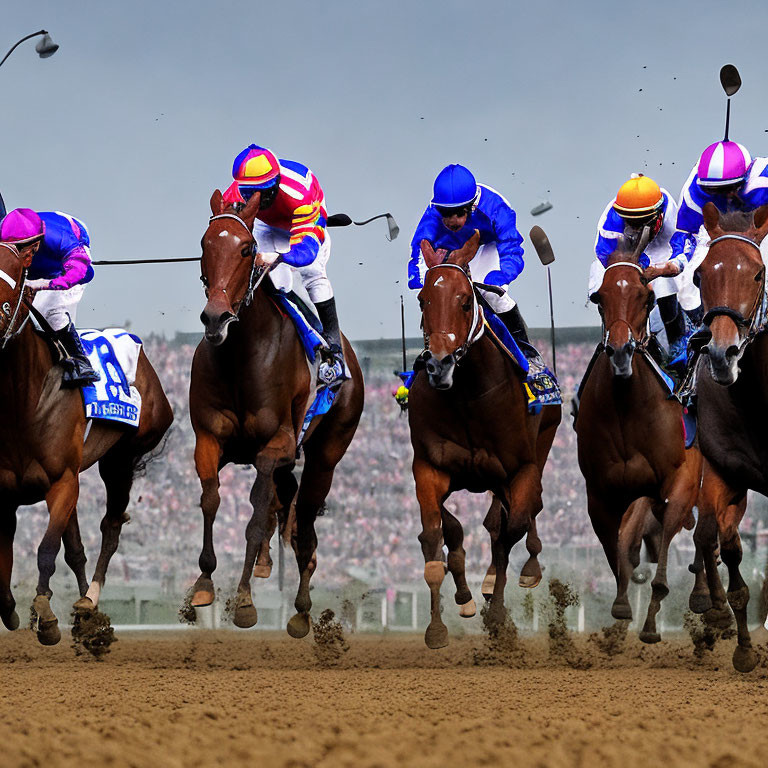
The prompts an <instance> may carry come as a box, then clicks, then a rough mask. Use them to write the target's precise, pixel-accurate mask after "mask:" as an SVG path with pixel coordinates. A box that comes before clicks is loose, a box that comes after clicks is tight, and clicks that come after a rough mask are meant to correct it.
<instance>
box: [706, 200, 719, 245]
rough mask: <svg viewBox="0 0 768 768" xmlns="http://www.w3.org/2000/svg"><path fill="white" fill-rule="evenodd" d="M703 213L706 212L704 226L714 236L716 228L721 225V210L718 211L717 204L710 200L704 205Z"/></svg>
mask: <svg viewBox="0 0 768 768" xmlns="http://www.w3.org/2000/svg"><path fill="white" fill-rule="evenodd" d="M702 213H703V214H704V226H705V227H706V229H707V232H708V233H709V235H710V237H712V236H713V234H714V232H715V230H717V229H718V228H719V226H720V211H718V210H717V206H716V205H715V204H714V203H713V202H711V201H710V202H708V203H707V204H706V205H705V206H704V210H703V211H702Z"/></svg>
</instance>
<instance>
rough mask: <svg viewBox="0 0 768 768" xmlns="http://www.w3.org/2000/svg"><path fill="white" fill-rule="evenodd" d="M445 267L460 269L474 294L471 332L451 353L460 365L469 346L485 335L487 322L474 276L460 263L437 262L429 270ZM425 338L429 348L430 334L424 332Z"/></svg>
mask: <svg viewBox="0 0 768 768" xmlns="http://www.w3.org/2000/svg"><path fill="white" fill-rule="evenodd" d="M443 267H450V268H451V269H458V270H459V271H460V272H461V274H462V275H464V277H465V278H466V280H467V282H468V283H469V288H470V292H471V294H472V324H471V325H470V327H469V333H468V334H467V339H466V341H465V342H464V343H463V344H462V345H461V346H459V347H456V349H455V350H454V351H453V352H452V353H451V354H452V355H453V358H454V361H455V362H456V364H457V365H458V363H459V361H460V360H461V359H462V358H464V357H465V356H466V354H467V352H468V351H469V348H470V347H471V346H472V345H473V344H474V343H475V342H476V341H477V340H478V339H479V338H480V337H481V336H482V335H483V333H484V332H485V322H484V318H483V308H482V307H481V306H480V302H478V300H477V294H476V293H475V286H474V284H473V282H472V278H470V276H469V275H468V274H467V272H466V270H465V269H464V268H463V267H460V266H459V265H458V264H445V263H444V264H435V265H434V266H432V267H430V268H429V269H428V270H427V272H430V271H431V270H433V269H442V268H443ZM424 340H425V342H426V346H427V349H429V335H427V334H424Z"/></svg>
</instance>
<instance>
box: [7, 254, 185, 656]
mask: <svg viewBox="0 0 768 768" xmlns="http://www.w3.org/2000/svg"><path fill="white" fill-rule="evenodd" d="M37 248H38V243H34V244H32V245H27V246H25V247H22V248H16V246H14V245H12V244H10V243H2V244H0V278H2V280H0V308H1V309H2V312H0V337H1V340H0V345H1V346H2V348H1V349H0V403H1V404H2V405H1V406H0V412H1V413H2V418H0V446H2V448H0V619H2V621H3V624H5V626H6V627H7V628H8V629H16V628H17V627H18V625H19V617H18V615H17V614H16V611H15V605H16V603H15V600H14V599H13V595H12V594H11V568H12V565H13V538H14V534H15V531H16V510H17V508H18V507H19V506H20V505H23V504H35V503H37V502H38V501H42V500H43V499H45V501H46V504H47V505H48V513H49V522H48V529H47V530H46V532H45V535H44V537H43V540H42V542H41V544H40V547H39V549H38V552H37V562H38V568H39V581H38V584H37V597H36V598H35V600H34V603H33V617H34V619H35V626H36V629H37V637H38V639H39V641H40V642H41V643H42V644H43V645H53V644H55V643H57V642H58V641H59V639H60V637H61V633H60V631H59V628H58V620H57V619H56V616H55V615H54V613H53V611H52V610H51V606H50V597H51V595H52V592H51V589H50V586H49V582H50V578H51V576H52V575H53V572H54V570H55V567H56V555H57V553H58V551H59V548H60V546H61V543H62V537H63V540H64V551H65V559H66V561H67V563H68V565H69V566H70V567H71V568H72V570H73V571H74V573H75V575H76V577H77V583H78V588H79V590H80V595H81V599H80V600H78V601H77V603H75V607H76V608H78V609H80V610H94V609H95V607H96V606H97V604H98V600H99V594H100V591H101V588H102V586H103V584H104V579H105V576H106V571H107V566H108V564H109V560H110V558H111V557H112V555H113V554H114V552H115V550H116V549H117V544H118V539H119V537H120V530H121V527H122V524H123V522H124V521H125V519H127V517H126V515H125V510H126V507H127V505H128V499H129V494H130V490H131V485H132V483H133V474H134V469H135V468H136V466H137V465H138V464H139V463H140V462H141V460H142V458H143V457H145V456H146V455H147V454H148V453H149V451H151V450H152V449H153V448H155V447H156V446H157V445H158V443H159V442H160V440H161V439H162V437H163V435H164V434H165V433H166V432H167V430H168V428H169V427H170V425H171V422H172V421H173V413H172V411H171V407H170V405H169V403H168V400H167V399H166V397H165V394H164V392H163V389H162V387H161V385H160V382H159V380H158V378H157V374H156V373H155V371H154V369H153V368H152V366H151V365H150V363H149V360H148V359H147V357H146V355H145V354H144V352H143V351H142V352H141V354H140V356H139V362H138V370H137V374H136V382H135V386H136V387H137V388H138V390H139V391H140V392H141V397H142V408H141V417H140V422H139V427H138V429H132V428H130V427H123V426H122V425H119V424H112V423H109V422H103V421H98V420H95V421H94V422H93V424H92V427H91V429H90V431H89V432H88V433H87V439H85V440H84V438H85V435H86V418H85V411H84V408H83V398H82V395H81V394H80V392H79V391H78V390H76V389H61V373H62V369H61V367H60V366H58V365H55V364H54V363H55V361H54V359H53V357H52V354H51V350H50V348H49V346H48V344H47V343H46V342H45V341H44V339H43V338H42V337H41V336H40V335H39V334H38V333H37V332H36V331H35V330H34V328H33V326H32V323H31V322H29V321H28V320H29V318H28V312H29V311H28V308H27V305H26V303H25V301H23V292H22V286H23V284H24V280H25V277H26V270H27V268H28V267H29V264H30V262H31V260H32V256H33V255H34V253H35V251H36V250H37ZM84 442H85V445H83V443H84ZM96 462H98V464H99V473H100V474H101V477H102V480H103V481H104V485H105V486H106V490H107V507H106V512H105V515H104V518H103V520H102V522H101V531H102V542H101V551H100V553H99V559H98V562H97V564H96V570H95V573H94V577H93V581H92V583H91V585H90V588H89V586H88V581H87V579H86V576H85V552H84V550H83V545H82V542H81V541H80V531H79V529H78V523H77V511H76V506H77V499H78V493H79V479H78V475H79V473H80V472H81V471H82V470H85V469H87V468H88V467H90V466H91V465H93V464H94V463H96ZM86 592H87V596H86Z"/></svg>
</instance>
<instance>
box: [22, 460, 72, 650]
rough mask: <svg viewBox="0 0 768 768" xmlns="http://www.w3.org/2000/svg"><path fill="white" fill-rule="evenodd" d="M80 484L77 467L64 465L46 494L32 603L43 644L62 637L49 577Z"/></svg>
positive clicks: (37, 628)
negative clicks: (45, 514)
mask: <svg viewBox="0 0 768 768" xmlns="http://www.w3.org/2000/svg"><path fill="white" fill-rule="evenodd" d="M79 489H80V485H79V478H78V472H77V469H74V470H73V469H67V470H65V472H64V474H63V475H62V476H61V477H60V478H59V479H58V480H56V482H54V483H53V484H52V485H51V487H50V488H49V489H48V493H46V495H45V502H46V504H47V505H48V528H47V529H46V531H45V535H44V536H43V540H42V541H41V542H40V546H39V548H38V550H37V567H38V571H39V577H38V582H37V596H36V597H35V600H34V602H33V603H32V611H33V614H34V620H35V628H36V631H37V639H38V640H39V641H40V643H42V644H43V645H56V643H58V642H59V640H61V632H60V631H59V620H58V619H57V618H56V615H55V614H54V612H53V611H52V610H51V602H50V599H51V595H52V594H53V592H51V588H50V581H51V576H53V574H54V572H55V570H56V555H58V553H59V549H60V548H61V538H62V536H63V535H64V530H65V529H66V527H67V524H68V523H69V518H70V515H71V514H72V512H73V510H74V509H75V506H76V505H77V496H78V493H79Z"/></svg>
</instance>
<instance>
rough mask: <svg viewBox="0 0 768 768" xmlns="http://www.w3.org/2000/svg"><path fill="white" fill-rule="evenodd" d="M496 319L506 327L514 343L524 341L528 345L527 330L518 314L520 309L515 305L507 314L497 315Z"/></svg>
mask: <svg viewBox="0 0 768 768" xmlns="http://www.w3.org/2000/svg"><path fill="white" fill-rule="evenodd" d="M497 317H498V318H499V320H501V322H502V323H504V325H505V326H506V327H507V330H508V331H509V332H510V333H511V334H512V336H513V338H514V339H515V341H524V342H525V343H526V344H530V343H531V342H530V339H529V338H528V328H527V326H526V325H525V320H523V316H522V315H521V314H520V308H519V307H518V306H517V304H515V306H514V307H512V309H510V310H508V311H507V312H502V313H501V314H498V313H497Z"/></svg>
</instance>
